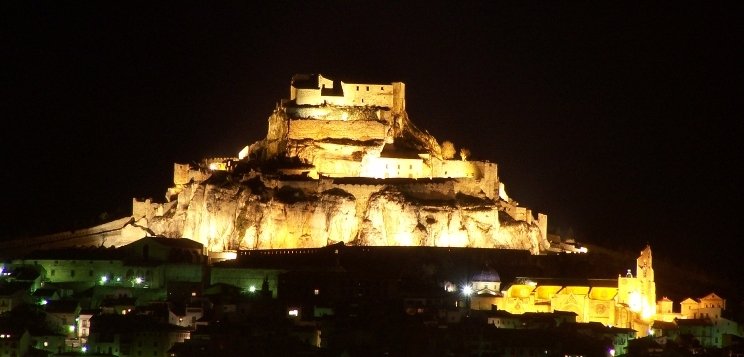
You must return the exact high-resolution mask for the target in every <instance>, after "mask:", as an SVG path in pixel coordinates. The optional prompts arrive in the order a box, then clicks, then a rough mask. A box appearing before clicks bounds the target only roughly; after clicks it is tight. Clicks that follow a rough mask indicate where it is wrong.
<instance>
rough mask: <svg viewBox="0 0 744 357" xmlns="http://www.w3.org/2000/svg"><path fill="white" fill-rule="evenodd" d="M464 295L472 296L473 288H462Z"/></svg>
mask: <svg viewBox="0 0 744 357" xmlns="http://www.w3.org/2000/svg"><path fill="white" fill-rule="evenodd" d="M462 293H463V294H465V295H470V294H472V293H473V288H471V287H469V286H466V287H464V288H462Z"/></svg>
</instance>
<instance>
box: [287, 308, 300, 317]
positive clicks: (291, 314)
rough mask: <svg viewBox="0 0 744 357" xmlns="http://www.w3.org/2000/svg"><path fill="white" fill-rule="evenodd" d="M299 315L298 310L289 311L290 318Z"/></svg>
mask: <svg viewBox="0 0 744 357" xmlns="http://www.w3.org/2000/svg"><path fill="white" fill-rule="evenodd" d="M299 313H300V312H299V311H298V310H297V309H293V310H289V316H298V315H299Z"/></svg>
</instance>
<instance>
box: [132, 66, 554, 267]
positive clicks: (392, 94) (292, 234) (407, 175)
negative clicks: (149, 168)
mask: <svg viewBox="0 0 744 357" xmlns="http://www.w3.org/2000/svg"><path fill="white" fill-rule="evenodd" d="M241 165H242V168H241ZM174 184H175V187H172V188H170V189H169V190H168V192H167V194H166V196H167V198H168V199H169V201H170V202H168V203H166V204H153V203H151V202H149V201H145V202H139V201H136V200H135V201H134V208H133V213H134V214H133V215H134V218H135V220H137V225H136V226H132V227H130V228H128V230H129V231H128V232H126V233H127V235H128V236H131V237H133V238H134V237H137V238H139V237H141V236H142V235H143V234H144V233H145V232H146V229H150V230H151V232H147V233H149V234H152V233H155V234H162V235H165V236H169V237H188V238H191V239H194V240H197V241H199V242H200V243H202V244H204V246H205V247H207V248H208V249H209V250H210V251H216V252H219V251H224V250H236V249H271V248H304V247H322V246H325V245H327V244H332V243H337V242H344V243H347V244H356V245H369V246H439V247H479V248H508V249H523V250H529V251H530V252H532V253H534V254H538V253H539V252H540V251H543V250H546V249H548V248H549V243H548V242H547V239H546V229H547V216H545V215H540V214H538V217H537V219H535V218H534V217H533V214H532V212H531V211H530V210H528V209H526V208H524V207H518V206H517V203H516V202H515V201H514V200H512V199H510V198H509V197H508V196H507V195H506V193H505V192H504V185H503V183H501V182H499V179H498V173H497V166H496V164H495V163H491V162H488V161H466V160H465V159H463V160H451V159H445V158H443V157H442V155H441V147H440V145H439V143H437V141H436V139H435V138H434V137H433V136H432V135H430V134H429V133H428V132H426V131H425V130H420V129H418V128H417V127H416V126H415V125H414V124H413V123H412V122H411V121H410V120H409V118H408V115H407V113H406V111H405V86H404V84H403V83H390V84H377V85H373V84H355V83H344V82H341V81H333V80H330V79H327V78H324V77H323V76H321V75H298V76H295V77H294V78H293V81H292V85H291V87H290V99H288V100H284V101H282V102H281V104H280V105H278V106H277V107H276V109H275V110H274V112H273V113H272V115H271V116H270V117H269V119H268V132H267V135H266V137H265V138H264V139H263V140H261V141H259V142H256V143H254V144H252V145H249V146H247V147H246V148H245V149H243V150H242V151H241V152H240V153H239V154H238V158H235V159H225V158H220V159H211V160H205V161H204V162H203V163H202V164H201V165H200V166H199V167H191V166H189V165H179V164H176V165H175V167H174ZM138 227H142V228H138Z"/></svg>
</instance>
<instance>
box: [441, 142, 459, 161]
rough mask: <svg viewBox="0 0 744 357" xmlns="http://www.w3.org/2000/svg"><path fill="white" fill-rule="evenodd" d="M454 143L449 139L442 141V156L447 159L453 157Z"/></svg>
mask: <svg viewBox="0 0 744 357" xmlns="http://www.w3.org/2000/svg"><path fill="white" fill-rule="evenodd" d="M455 152H456V151H455V144H453V143H452V142H451V141H445V142H443V143H442V158H443V159H445V160H449V159H451V158H453V157H455Z"/></svg>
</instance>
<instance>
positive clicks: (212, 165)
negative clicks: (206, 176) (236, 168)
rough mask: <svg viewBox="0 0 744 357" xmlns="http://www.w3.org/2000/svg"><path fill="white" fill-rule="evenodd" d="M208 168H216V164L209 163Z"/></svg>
mask: <svg viewBox="0 0 744 357" xmlns="http://www.w3.org/2000/svg"><path fill="white" fill-rule="evenodd" d="M209 169H210V170H212V171H214V170H217V164H209Z"/></svg>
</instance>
